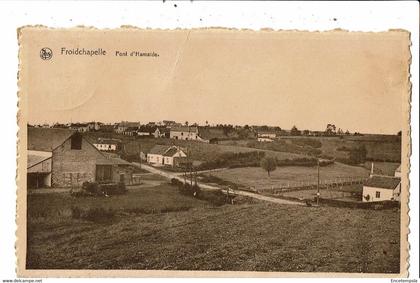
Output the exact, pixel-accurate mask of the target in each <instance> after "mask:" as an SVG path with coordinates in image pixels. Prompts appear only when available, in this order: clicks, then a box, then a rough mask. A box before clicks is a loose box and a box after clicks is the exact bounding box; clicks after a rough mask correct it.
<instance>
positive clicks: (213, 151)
mask: <svg viewBox="0 0 420 283" xmlns="http://www.w3.org/2000/svg"><path fill="white" fill-rule="evenodd" d="M156 144H166V145H172V144H173V145H178V146H180V147H182V148H184V149H185V151H186V152H187V154H188V155H189V156H190V158H192V159H193V160H197V161H208V160H212V159H215V158H217V157H218V156H219V155H220V154H222V153H225V152H233V153H239V152H251V151H256V150H258V149H255V148H249V147H245V146H241V145H222V144H208V143H203V142H197V141H184V140H173V139H163V138H160V139H152V138H142V139H137V140H131V141H126V144H125V149H126V151H127V152H129V153H130V154H138V152H139V149H141V150H142V151H145V152H148V151H149V150H150V149H151V148H152V147H153V146H154V145H156ZM259 151H264V152H266V155H267V156H273V157H277V158H278V159H279V160H284V159H287V158H288V159H294V158H301V157H305V156H304V155H300V154H295V153H289V152H277V151H272V150H259Z"/></svg>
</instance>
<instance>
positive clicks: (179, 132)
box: [170, 126, 200, 140]
mask: <svg viewBox="0 0 420 283" xmlns="http://www.w3.org/2000/svg"><path fill="white" fill-rule="evenodd" d="M170 138H171V139H176V140H200V137H199V136H198V128H197V127H188V126H181V127H172V128H171V131H170Z"/></svg>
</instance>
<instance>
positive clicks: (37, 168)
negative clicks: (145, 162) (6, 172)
mask: <svg viewBox="0 0 420 283" xmlns="http://www.w3.org/2000/svg"><path fill="white" fill-rule="evenodd" d="M132 171H133V168H132V166H131V164H130V163H128V162H126V161H124V160H122V159H120V158H117V157H108V156H106V155H105V154H103V153H101V152H100V151H99V150H98V149H97V148H95V147H94V146H93V145H92V144H91V143H90V142H89V141H88V140H87V139H86V138H84V137H83V135H82V134H80V133H77V132H74V131H70V130H66V129H45V128H28V166H27V177H28V178H27V183H28V187H32V188H33V187H35V188H37V187H72V186H81V185H82V184H83V182H85V181H90V182H93V181H97V182H120V181H122V182H124V183H126V184H130V183H131V182H132Z"/></svg>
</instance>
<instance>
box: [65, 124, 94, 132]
mask: <svg viewBox="0 0 420 283" xmlns="http://www.w3.org/2000/svg"><path fill="white" fill-rule="evenodd" d="M69 128H70V130H73V131H76V132H79V133H86V132H89V130H90V128H91V127H90V126H89V124H88V123H72V124H71V125H70V127H69Z"/></svg>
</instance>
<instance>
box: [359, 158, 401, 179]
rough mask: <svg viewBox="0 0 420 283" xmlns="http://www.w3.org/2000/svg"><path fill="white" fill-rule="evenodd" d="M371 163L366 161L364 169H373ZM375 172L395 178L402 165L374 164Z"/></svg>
mask: <svg viewBox="0 0 420 283" xmlns="http://www.w3.org/2000/svg"><path fill="white" fill-rule="evenodd" d="M371 164H372V162H371V161H366V162H365V164H364V167H365V168H366V169H368V170H370V169H371ZM373 164H374V166H373V172H374V173H375V174H380V175H388V176H394V174H395V170H396V169H397V168H398V166H400V163H395V162H373Z"/></svg>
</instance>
